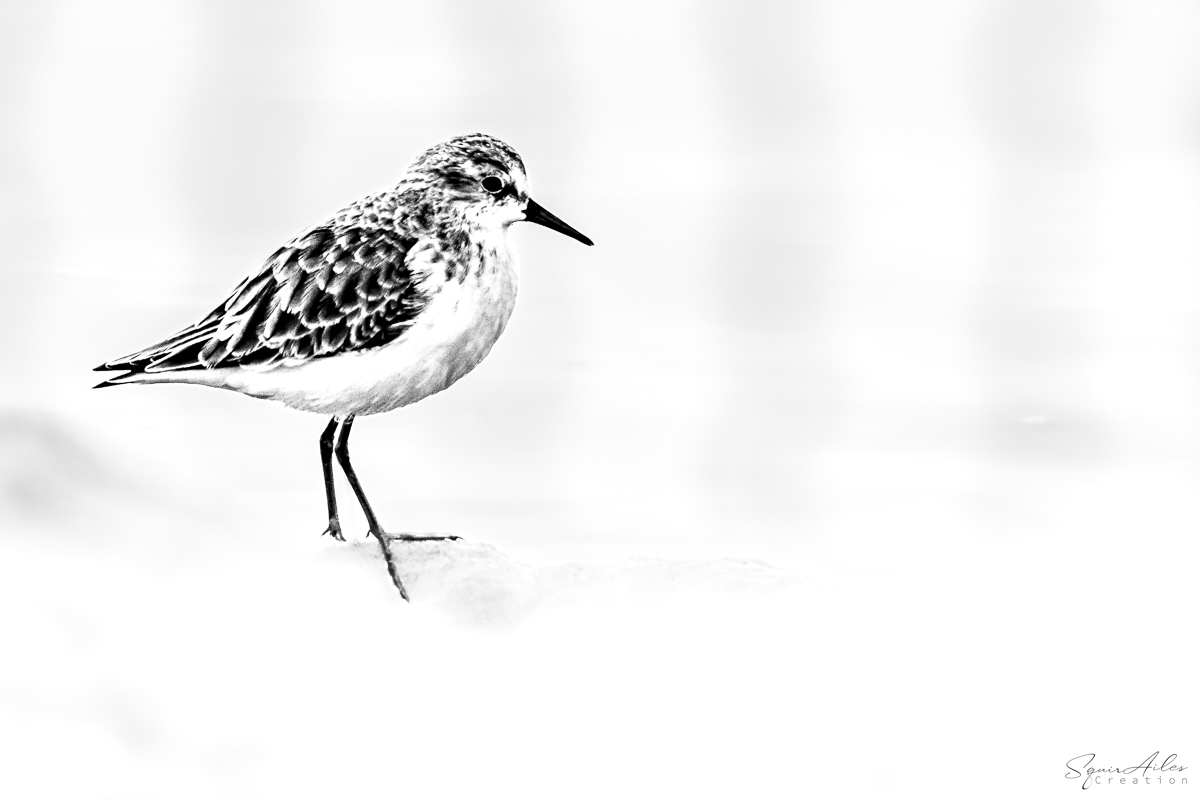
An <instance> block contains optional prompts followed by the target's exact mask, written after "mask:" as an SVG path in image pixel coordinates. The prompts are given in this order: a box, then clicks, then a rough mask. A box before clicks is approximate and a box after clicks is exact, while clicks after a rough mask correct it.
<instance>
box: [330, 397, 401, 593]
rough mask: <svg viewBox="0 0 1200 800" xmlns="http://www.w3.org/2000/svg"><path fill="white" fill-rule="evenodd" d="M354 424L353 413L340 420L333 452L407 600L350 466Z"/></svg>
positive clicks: (385, 542) (368, 505)
mask: <svg viewBox="0 0 1200 800" xmlns="http://www.w3.org/2000/svg"><path fill="white" fill-rule="evenodd" d="M353 424H354V415H353V414H351V415H350V416H348V417H346V419H345V421H344V422H342V429H341V431H339V433H338V438H337V445H336V446H335V447H334V449H333V452H334V453H335V454H336V455H337V460H338V463H339V464H341V465H342V471H343V472H345V473H346V479H347V480H349V481H350V488H352V489H353V490H354V496H355V497H357V498H358V504H359V505H360V506H362V510H363V514H365V515H366V517H367V526H368V527H369V528H370V529H371V533H372V535H374V536H375V538H376V539H378V540H379V549H381V550H382V551H383V560H384V561H386V562H387V568H388V575H390V576H391V578H392V583H394V584H395V585H396V588H397V589H398V590H399V591H400V596H401V597H403V598H404V599H405V600H408V592H406V591H405V590H404V584H403V583H401V582H400V575H399V573H397V571H396V560H395V558H393V557H392V548H391V547H389V546H388V539H387V534H386V533H384V532H383V529H382V528H380V527H379V520H378V519H376V517H375V512H374V511H372V510H371V504H370V503H369V502H367V495H366V494H365V493H364V492H363V488H362V484H360V483H359V482H358V476H357V475H355V474H354V467H352V466H350V426H352V425H353Z"/></svg>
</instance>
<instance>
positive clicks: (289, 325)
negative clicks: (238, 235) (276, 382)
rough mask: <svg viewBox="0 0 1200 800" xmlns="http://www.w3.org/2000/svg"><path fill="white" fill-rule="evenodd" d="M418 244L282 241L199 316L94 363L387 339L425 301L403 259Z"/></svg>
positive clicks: (207, 364)
mask: <svg viewBox="0 0 1200 800" xmlns="http://www.w3.org/2000/svg"><path fill="white" fill-rule="evenodd" d="M416 244H417V241H416V240H415V239H406V238H402V237H400V236H399V235H398V234H395V233H392V232H389V231H384V230H377V229H365V228H356V227H355V228H341V229H338V228H331V227H324V226H323V227H318V228H314V229H312V230H310V231H308V232H306V233H304V234H302V235H300V236H298V237H296V238H295V239H294V240H292V241H291V242H290V243H288V244H287V245H284V246H283V247H281V248H279V250H277V251H276V252H275V253H274V254H273V255H271V257H270V258H268V259H267V261H266V263H265V264H264V265H263V268H262V270H261V271H259V272H258V274H256V275H253V276H251V277H249V278H247V279H246V280H244V281H242V283H241V284H240V285H239V286H238V287H237V288H236V289H234V291H233V293H232V294H231V295H230V296H229V298H228V299H227V300H226V301H225V302H224V303H222V304H221V305H220V306H218V307H217V308H216V309H214V310H213V312H212V313H211V314H209V315H208V316H206V317H205V318H204V319H202V320H200V322H198V323H196V324H195V325H192V326H190V327H188V328H185V329H184V330H182V331H180V332H179V333H177V334H175V335H174V336H172V337H171V338H169V339H166V340H165V341H162V342H159V343H158V344H156V345H154V346H152V347H148V348H146V349H145V350H141V351H139V352H137V353H133V354H132V355H128V356H125V357H124V358H118V359H114V360H113V361H109V362H107V363H105V364H102V365H101V366H99V367H97V368H96V369H97V370H116V369H124V370H130V371H131V374H137V373H142V372H171V371H177V370H189V369H206V368H207V369H214V368H218V367H232V366H260V367H261V366H265V365H269V364H273V363H275V362H280V361H287V362H289V363H293V364H294V363H299V362H303V361H307V360H309V359H313V358H324V357H326V356H332V355H337V354H338V353H344V352H347V351H353V350H362V349H365V348H370V347H377V346H379V345H382V344H386V343H387V342H389V341H392V340H393V339H396V338H397V337H399V336H400V335H401V334H402V333H404V331H405V330H406V329H407V328H408V327H409V325H411V324H412V321H413V319H414V318H415V316H416V315H417V313H418V312H419V311H420V309H421V308H422V307H423V306H424V304H425V296H424V295H423V294H422V292H421V291H420V287H419V286H418V284H417V280H416V276H414V275H413V273H412V270H411V269H410V266H409V256H410V255H411V254H412V252H413V250H414V247H415V246H416ZM121 377H122V378H123V377H126V376H121ZM116 380H119V378H118V379H116Z"/></svg>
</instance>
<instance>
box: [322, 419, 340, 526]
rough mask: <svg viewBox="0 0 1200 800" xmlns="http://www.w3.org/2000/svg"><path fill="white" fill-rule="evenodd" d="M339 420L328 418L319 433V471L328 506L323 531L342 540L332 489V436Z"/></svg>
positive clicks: (335, 498) (334, 495)
mask: <svg viewBox="0 0 1200 800" xmlns="http://www.w3.org/2000/svg"><path fill="white" fill-rule="evenodd" d="M339 422H340V420H339V419H338V418H337V417H334V418H333V419H331V420H329V424H328V425H327V426H325V432H324V433H322V434H321V471H322V472H323V473H324V474H325V503H326V505H327V506H328V507H329V527H328V528H326V529H325V533H328V534H329V535H330V536H332V537H333V538H335V539H337V540H338V541H339V542H344V541H346V537H345V536H343V535H342V523H341V522H340V521H338V513H337V495H336V494H335V493H334V490H333V436H334V434H335V433H336V432H337V426H338V423H339ZM322 535H324V534H322Z"/></svg>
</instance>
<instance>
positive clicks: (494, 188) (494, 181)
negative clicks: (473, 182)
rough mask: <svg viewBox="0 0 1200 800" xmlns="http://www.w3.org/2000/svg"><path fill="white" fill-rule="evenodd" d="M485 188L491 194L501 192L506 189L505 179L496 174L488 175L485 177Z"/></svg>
mask: <svg viewBox="0 0 1200 800" xmlns="http://www.w3.org/2000/svg"><path fill="white" fill-rule="evenodd" d="M483 188H484V189H486V190H487V191H488V193H489V194H499V193H500V192H501V191H502V190H503V189H504V181H502V180H500V179H499V178H497V177H496V176H495V175H488V176H487V177H486V178H484V179H483Z"/></svg>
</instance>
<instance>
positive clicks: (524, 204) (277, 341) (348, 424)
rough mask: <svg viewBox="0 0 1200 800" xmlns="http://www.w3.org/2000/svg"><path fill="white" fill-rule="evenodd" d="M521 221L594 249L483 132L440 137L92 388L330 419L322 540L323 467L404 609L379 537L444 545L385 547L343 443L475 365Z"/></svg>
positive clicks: (507, 279)
mask: <svg viewBox="0 0 1200 800" xmlns="http://www.w3.org/2000/svg"><path fill="white" fill-rule="evenodd" d="M522 221H524V222H533V223H535V224H537V225H541V226H544V227H546V228H549V229H550V230H553V231H557V232H559V233H562V234H565V235H566V236H569V237H571V238H572V239H575V240H577V241H579V242H582V243H583V244H585V245H588V246H589V247H590V246H592V244H593V242H592V240H591V239H589V238H588V237H586V236H584V235H583V234H582V233H580V232H579V231H577V230H575V229H574V228H572V227H571V226H570V225H568V224H567V223H565V222H563V221H562V220H561V219H559V218H558V217H556V216H555V215H554V214H552V213H550V212H549V211H547V210H546V209H545V208H543V207H542V206H541V205H539V204H538V203H537V202H535V201H534V200H533V198H531V197H530V196H529V181H528V178H527V176H526V173H525V164H524V162H523V161H522V159H521V157H520V155H518V154H517V151H516V150H514V149H513V148H512V147H510V146H509V145H507V144H505V143H504V142H502V141H500V140H499V139H497V138H495V137H493V136H490V135H488V134H484V133H473V134H467V135H462V136H456V137H454V138H451V139H448V140H446V141H444V142H441V143H440V144H436V145H434V146H433V147H431V148H429V149H428V150H426V151H425V152H423V153H422V154H421V155H419V156H418V157H417V158H416V159H414V160H413V162H412V163H411V164H410V165H409V166H408V168H407V169H406V170H405V172H404V173H403V174H402V176H401V177H400V180H399V182H398V183H397V184H396V185H395V186H393V187H391V188H389V189H386V190H383V191H380V192H376V193H374V194H370V195H367V196H366V197H364V198H362V199H360V200H358V201H356V202H354V203H351V204H350V205H348V206H346V207H345V208H343V209H342V210H341V211H339V212H337V213H336V214H334V215H333V216H332V217H330V218H329V219H328V220H326V221H325V222H322V223H320V224H319V225H315V226H313V227H310V228H308V229H306V230H304V231H302V232H301V233H300V234H298V235H297V236H296V237H295V238H293V239H292V240H291V241H289V242H287V243H286V244H284V245H283V246H282V247H280V248H279V249H277V250H276V251H275V252H274V253H272V254H271V255H270V256H268V257H267V259H266V260H265V261H264V262H263V264H262V266H261V267H260V268H259V270H258V271H257V272H254V273H252V274H250V275H249V276H248V277H246V278H245V279H244V280H242V281H241V283H239V284H238V285H237V287H236V288H234V290H233V291H232V292H231V293H230V294H229V296H228V297H227V298H226V299H225V301H224V302H222V303H221V304H220V305H219V306H217V307H216V308H215V309H213V311H212V312H211V313H209V314H208V315H207V316H205V317H204V318H203V319H201V320H200V321H199V322H196V323H195V324H193V325H189V326H188V327H186V328H184V329H183V330H181V331H179V332H178V333H176V334H175V335H173V336H170V337H168V338H166V339H164V340H162V341H160V342H158V343H157V344H154V345H151V346H149V347H146V348H144V349H142V350H138V351H137V352H135V353H132V354H130V355H127V356H123V357H121V358H116V359H113V360H111V361H106V362H105V363H103V364H101V365H100V366H98V367H96V371H109V372H112V371H121V372H122V373H123V374H120V375H116V376H112V377H108V378H107V379H106V380H104V381H102V382H101V383H99V384H97V385H96V386H95V387H94V388H97V389H99V388H104V387H110V386H125V385H129V384H150V383H190V384H199V385H201V386H211V387H215V388H218V389H228V390H232V391H235V392H240V393H242V394H244V395H248V396H250V397H254V398H261V399H266V400H274V401H277V402H280V403H283V404H284V405H286V406H289V407H291V408H295V409H299V410H302V411H308V412H313V413H317V414H322V415H327V416H329V417H330V419H329V423H328V424H327V425H326V427H325V429H324V431H323V432H322V433H321V436H320V440H319V443H320V453H321V470H322V475H323V477H324V481H325V500H326V506H327V509H328V516H329V522H328V526H327V527H326V529H325V531H324V533H325V534H328V535H330V536H332V537H333V538H335V539H338V540H340V541H345V537H344V535H343V532H342V525H341V521H340V520H339V518H338V511H337V496H336V493H335V491H334V472H333V460H334V459H335V458H336V460H337V463H338V464H339V465H340V466H341V468H342V472H343V473H344V474H345V476H346V478H347V480H348V481H349V483H350V487H351V489H352V490H353V492H354V495H355V497H356V499H357V500H358V503H359V505H360V506H361V507H362V511H363V514H364V515H365V517H366V520H367V527H368V529H369V533H368V536H374V537H375V539H376V540H377V541H378V542H379V545H380V548H381V550H382V552H383V556H384V560H385V562H386V564H387V569H388V574H389V576H390V577H391V580H392V583H393V584H394V585H395V587H396V589H397V590H399V592H400V596H401V597H402V598H404V600H408V599H409V596H408V592H407V590H406V589H405V587H404V584H403V582H402V581H401V579H400V575H399V573H398V571H397V566H396V560H395V557H394V554H393V553H392V549H391V547H390V545H389V539H399V540H405V541H412V540H443V539H457V538H459V537H457V536H415V535H409V534H388V533H386V532H385V531H384V529H383V527H382V526H381V525H380V523H379V519H378V517H377V516H376V515H375V512H374V510H373V509H372V507H371V504H370V502H369V501H368V500H367V496H366V493H365V492H364V491H363V487H362V483H361V482H360V481H359V479H358V476H357V475H356V474H355V471H354V468H353V466H352V465H351V463H350V450H349V441H350V431H351V428H352V426H353V425H354V421H355V419H357V418H358V417H360V416H367V415H371V414H380V413H384V412H387V411H392V410H394V409H397V408H401V407H403V406H407V405H411V404H412V403H415V402H417V401H419V400H422V399H424V398H426V397H429V396H430V395H432V394H436V393H437V392H440V391H442V390H443V389H446V388H447V387H449V386H450V385H452V384H453V383H454V382H455V381H457V380H459V379H460V378H462V377H463V376H464V375H466V374H467V373H468V372H470V371H471V370H472V369H474V368H475V367H476V366H477V365H478V364H479V363H480V362H481V361H482V360H483V359H484V357H485V356H487V354H488V353H489V352H490V351H491V349H492V345H494V344H495V343H496V340H497V339H498V338H499V337H500V335H501V333H503V331H504V328H505V326H506V325H507V323H508V320H509V317H510V316H511V315H512V312H513V308H514V306H515V303H516V297H517V282H518V280H517V277H518V276H517V267H516V263H515V261H514V258H513V254H512V251H511V249H510V247H509V236H508V234H509V231H510V229H511V227H512V225H513V224H514V223H517V222H522Z"/></svg>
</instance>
